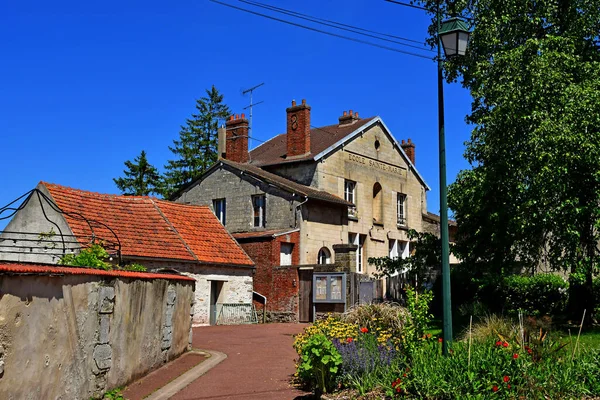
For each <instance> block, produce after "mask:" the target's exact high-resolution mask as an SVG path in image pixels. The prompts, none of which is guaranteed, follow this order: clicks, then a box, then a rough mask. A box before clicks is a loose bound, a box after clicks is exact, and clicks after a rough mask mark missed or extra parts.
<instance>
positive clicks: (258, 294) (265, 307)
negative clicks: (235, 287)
mask: <svg viewBox="0 0 600 400" xmlns="http://www.w3.org/2000/svg"><path fill="white" fill-rule="evenodd" d="M252 294H253V295H256V296H259V297H262V298H263V299H264V300H265V302H264V303H263V304H264V307H263V324H264V323H265V322H266V320H267V314H266V312H267V298H266V296H263V295H262V294H260V293H258V292H252Z"/></svg>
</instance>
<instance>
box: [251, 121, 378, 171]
mask: <svg viewBox="0 0 600 400" xmlns="http://www.w3.org/2000/svg"><path fill="white" fill-rule="evenodd" d="M375 118H377V117H371V118H364V119H359V120H358V121H356V122H355V123H353V124H349V125H342V126H339V125H329V126H323V127H321V128H313V129H311V130H310V153H309V154H307V155H304V156H301V157H294V158H293V159H287V158H286V157H285V156H286V154H287V135H286V134H285V133H282V134H281V135H277V136H275V137H274V138H272V139H270V140H268V141H266V142H265V143H263V144H261V145H260V146H258V147H256V148H255V149H253V150H252V151H250V164H252V165H257V166H260V167H263V166H267V165H275V164H281V163H285V162H297V161H310V160H312V159H313V158H314V157H315V156H316V155H317V154H319V153H321V152H322V151H323V150H325V149H327V148H328V147H330V146H332V145H333V144H335V143H336V142H337V141H339V140H341V139H343V138H345V137H346V136H348V135H349V134H351V133H352V132H354V131H355V130H357V129H359V128H360V127H362V126H364V125H366V124H368V123H369V122H371V121H372V120H373V119H375Z"/></svg>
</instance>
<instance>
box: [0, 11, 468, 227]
mask: <svg viewBox="0 0 600 400" xmlns="http://www.w3.org/2000/svg"><path fill="white" fill-rule="evenodd" d="M224 1H226V2H228V3H231V4H235V5H238V6H241V7H244V8H248V9H253V10H256V11H259V12H263V13H268V14H270V15H274V16H277V17H279V18H285V19H288V20H294V19H292V17H289V16H282V15H276V14H274V13H272V12H268V11H265V10H260V9H257V8H253V7H251V6H249V5H247V4H243V3H240V2H238V1H237V0H224ZM263 2H264V3H269V4H271V5H276V6H279V7H284V8H287V9H291V10H294V11H297V12H302V13H305V14H309V15H313V16H317V17H320V18H325V19H330V20H335V21H338V22H342V23H345V24H349V25H355V26H358V27H361V28H365V29H370V30H375V31H379V32H384V33H387V34H392V35H397V36H401V37H406V38H410V39H413V40H418V41H423V42H424V40H425V39H426V30H427V26H428V20H429V17H428V16H427V15H425V13H424V12H422V11H420V10H415V9H411V8H407V7H401V6H397V5H393V4H390V3H387V2H384V1H383V0H357V1H340V0H334V1H327V2H323V1H316V0H307V1H302V2H299V1H296V2H292V1H275V0H263ZM2 8H3V11H2V13H1V14H0V36H1V37H2V41H1V44H0V52H1V54H2V56H1V59H2V62H0V136H1V138H2V147H1V150H0V154H1V155H2V160H3V166H4V168H3V173H2V175H1V176H2V179H1V184H2V185H1V186H2V187H1V190H0V206H4V205H5V204H7V203H9V202H10V201H12V200H13V199H15V198H16V197H18V196H20V195H21V194H23V193H25V192H27V191H28V190H30V189H32V188H34V187H35V185H36V184H37V183H38V182H39V181H40V180H44V181H47V182H53V183H58V184H62V185H67V186H71V187H75V188H80V189H85V190H92V191H97V192H102V193H118V191H117V188H116V187H115V185H114V183H113V181H112V178H114V177H118V176H121V175H122V171H123V168H124V165H123V162H124V161H125V160H130V159H133V158H134V157H135V156H137V155H138V154H139V153H140V151H141V150H142V149H143V150H146V152H147V153H148V158H149V160H150V162H151V163H152V164H154V165H155V166H157V167H158V168H160V169H162V166H163V165H164V164H165V163H166V161H167V160H168V159H169V158H171V157H172V154H171V153H170V151H169V150H168V146H169V145H171V144H172V141H173V139H176V138H177V137H178V132H179V126H180V125H181V124H182V123H183V122H184V121H185V119H186V118H187V117H189V115H190V114H191V113H192V112H193V111H194V104H195V99H197V98H199V97H201V96H203V95H204V90H205V89H206V88H209V87H210V86H211V85H213V84H214V85H215V86H216V87H217V88H218V89H219V90H220V91H221V92H222V93H223V94H224V95H225V101H226V102H227V103H228V104H229V106H230V107H231V108H232V110H233V112H234V113H241V112H243V110H242V108H243V107H245V106H246V105H248V103H249V98H248V97H247V96H243V95H242V94H241V91H242V90H243V89H245V88H248V87H251V86H254V85H256V84H258V83H261V82H264V83H265V85H264V86H263V87H261V88H260V89H258V90H257V91H256V92H255V97H254V100H255V101H264V103H263V104H260V105H258V106H256V108H255V109H254V127H253V128H254V129H253V131H254V132H253V136H255V137H257V138H258V139H261V140H266V139H268V138H270V137H272V136H274V135H275V134H277V133H282V132H284V131H285V108H286V107H288V106H289V105H290V103H291V100H292V99H296V100H297V101H300V100H301V99H303V98H305V99H307V102H308V103H309V104H310V105H311V106H312V114H311V118H312V121H311V122H312V125H315V126H322V125H328V124H333V123H336V122H337V118H338V117H339V116H340V115H341V113H342V111H343V110H348V109H352V110H355V111H359V112H360V115H361V116H362V117H369V116H373V115H379V116H381V117H382V118H383V120H384V121H385V123H386V125H387V126H388V127H389V128H390V129H391V130H392V133H393V134H394V136H396V138H397V139H407V138H409V137H410V138H411V139H412V140H413V141H414V142H415V144H416V158H417V160H416V165H417V168H418V170H419V171H420V172H421V174H422V175H423V176H424V178H425V180H426V181H427V183H428V184H429V186H430V187H431V188H432V190H431V191H430V192H429V195H428V206H429V210H430V211H432V212H436V213H437V212H439V189H438V185H439V180H438V147H437V146H438V142H437V86H436V85H437V81H436V76H437V75H436V73H437V72H436V65H435V63H434V62H433V61H429V60H426V59H422V58H417V57H413V56H409V55H405V54H400V53H395V52H391V51H386V50H383V49H379V48H374V47H370V46H367V45H364V44H359V43H354V42H350V41H345V40H342V39H339V38H334V37H329V36H325V35H323V34H320V33H316V32H310V31H307V30H304V29H300V28H297V27H293V26H288V25H285V24H282V23H280V22H276V21H271V20H267V19H264V18H261V17H258V16H254V15H250V14H247V13H244V12H241V11H237V10H233V9H230V8H227V7H224V6H222V5H219V4H215V3H212V2H209V1H208V0H196V1H186V0H183V1H178V2H165V1H161V2H155V1H143V2H141V1H133V2H130V1H128V2H116V1H104V2H81V1H73V2H61V1H54V2H33V1H19V2H6V3H5V4H4V5H3V7H2ZM294 21H296V22H299V23H302V24H308V23H307V22H306V21H299V20H294ZM311 26H315V27H316V28H318V29H324V30H329V31H332V32H337V33H340V34H344V35H346V34H348V33H344V32H340V31H334V30H333V29H331V28H328V27H323V26H317V25H314V24H312V25H311ZM348 35H352V34H348ZM352 36H354V37H358V36H356V35H352ZM362 39H364V40H373V39H369V38H362ZM378 43H380V44H382V45H389V46H394V47H396V48H398V49H402V50H406V51H417V50H415V49H411V48H405V47H403V46H400V45H396V44H391V43H385V42H378ZM413 44H414V43H413ZM421 53H422V54H428V53H427V52H421ZM431 54H433V53H431ZM445 98H446V132H447V163H448V181H449V182H452V181H453V180H454V179H455V177H456V174H457V173H458V171H459V170H460V169H464V168H468V164H467V162H466V161H465V160H464V159H463V151H464V142H465V141H466V140H467V139H468V138H469V132H470V129H471V127H470V126H468V125H467V124H466V123H465V120H464V118H465V116H466V114H467V113H468V112H469V111H470V103H471V98H470V95H469V93H468V92H467V91H466V90H464V89H463V88H462V87H461V86H460V84H458V83H455V84H451V85H445ZM256 145H258V142H256V141H253V142H251V147H254V146H256ZM5 223H6V221H0V229H1V228H2V227H3V226H4V225H5Z"/></svg>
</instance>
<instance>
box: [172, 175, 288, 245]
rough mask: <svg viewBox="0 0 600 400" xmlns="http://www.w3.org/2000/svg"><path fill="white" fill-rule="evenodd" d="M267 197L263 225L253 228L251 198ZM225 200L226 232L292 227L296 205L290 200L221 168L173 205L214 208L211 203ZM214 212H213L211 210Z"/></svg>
mask: <svg viewBox="0 0 600 400" xmlns="http://www.w3.org/2000/svg"><path fill="white" fill-rule="evenodd" d="M257 194H265V195H266V225H265V227H264V228H255V227H254V214H253V209H252V196H253V195H257ZM222 198H224V199H226V200H225V202H226V209H227V218H226V221H225V228H227V230H228V231H229V232H232V233H234V232H248V231H260V230H265V229H286V228H293V227H295V223H296V221H295V217H294V213H295V209H296V207H295V206H296V205H297V204H298V203H297V202H296V201H295V199H294V198H293V196H292V195H291V194H290V193H288V192H285V191H282V190H279V189H277V188H275V187H273V186H271V185H268V184H264V183H262V182H260V181H259V180H257V179H255V178H253V177H251V176H249V175H247V174H244V175H242V174H240V173H239V171H236V170H230V169H229V168H228V167H227V166H221V167H220V168H218V169H216V170H215V171H214V172H212V173H211V174H210V175H208V176H206V177H205V178H204V179H203V180H202V181H200V182H199V183H198V184H197V185H195V186H194V187H192V188H190V190H189V191H187V192H185V193H183V194H182V195H181V197H179V198H178V199H177V200H176V201H177V202H179V203H189V204H196V205H208V206H210V207H211V208H212V207H213V204H212V201H213V200H214V199H222ZM213 211H214V210H213Z"/></svg>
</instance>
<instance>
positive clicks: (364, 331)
mask: <svg viewBox="0 0 600 400" xmlns="http://www.w3.org/2000/svg"><path fill="white" fill-rule="evenodd" d="M360 331H361V332H362V333H367V332H369V330H368V329H367V328H365V327H363V328H360Z"/></svg>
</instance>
